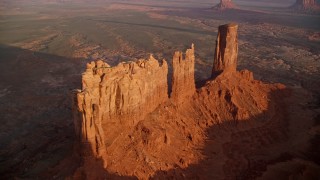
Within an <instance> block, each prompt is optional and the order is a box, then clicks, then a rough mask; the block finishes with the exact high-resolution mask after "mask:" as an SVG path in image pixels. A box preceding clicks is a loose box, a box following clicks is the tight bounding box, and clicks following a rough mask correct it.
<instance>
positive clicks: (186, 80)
mask: <svg viewBox="0 0 320 180" xmlns="http://www.w3.org/2000/svg"><path fill="white" fill-rule="evenodd" d="M194 62H195V57H194V45H193V44H192V46H191V49H187V51H186V55H185V58H184V59H183V54H182V52H179V51H176V52H175V54H174V56H173V60H172V67H173V75H172V92H171V99H173V102H175V103H176V104H181V103H183V102H184V101H186V99H188V98H189V97H191V96H192V95H193V94H194V92H195V91H196V86H195V81H194Z"/></svg>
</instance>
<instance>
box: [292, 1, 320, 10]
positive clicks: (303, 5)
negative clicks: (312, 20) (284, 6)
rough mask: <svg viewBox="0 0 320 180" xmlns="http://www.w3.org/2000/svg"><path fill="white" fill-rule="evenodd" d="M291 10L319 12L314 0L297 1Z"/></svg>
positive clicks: (319, 8)
mask: <svg viewBox="0 0 320 180" xmlns="http://www.w3.org/2000/svg"><path fill="white" fill-rule="evenodd" d="M292 8H293V9H295V10H298V11H306V12H308V11H314V10H320V7H319V5H318V4H317V2H316V0H297V1H296V3H295V4H294V5H293V6H292Z"/></svg>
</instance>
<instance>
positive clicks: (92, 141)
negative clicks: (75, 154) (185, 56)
mask: <svg viewBox="0 0 320 180" xmlns="http://www.w3.org/2000/svg"><path fill="white" fill-rule="evenodd" d="M167 74H168V66H167V63H166V61H163V64H162V66H160V65H159V63H158V61H157V60H155V59H154V58H153V57H152V56H150V59H149V60H139V61H137V62H129V63H121V64H119V65H118V66H116V67H110V66H109V65H108V64H106V63H104V62H102V61H97V62H91V63H88V64H87V69H86V72H85V73H83V75H82V90H81V91H80V90H79V91H78V92H77V93H76V97H75V98H74V107H75V109H74V123H75V128H76V132H77V135H78V136H79V139H80V141H81V144H82V145H83V146H84V147H83V150H82V152H83V153H84V154H85V155H87V154H88V152H92V153H93V156H95V157H96V158H102V159H105V158H103V157H102V156H103V155H105V149H106V147H105V141H106V138H105V131H108V130H109V129H108V128H107V127H102V124H104V125H110V124H112V125H117V124H121V125H123V126H133V125H135V124H136V123H137V122H138V121H139V120H141V119H143V118H144V117H145V115H147V114H148V113H150V112H152V111H154V109H155V108H156V107H157V106H158V105H159V104H161V103H162V102H165V101H166V100H167V99H168V90H167V89H168V87H167ZM109 131H110V130H109ZM106 134H108V133H106ZM107 138H108V137H107Z"/></svg>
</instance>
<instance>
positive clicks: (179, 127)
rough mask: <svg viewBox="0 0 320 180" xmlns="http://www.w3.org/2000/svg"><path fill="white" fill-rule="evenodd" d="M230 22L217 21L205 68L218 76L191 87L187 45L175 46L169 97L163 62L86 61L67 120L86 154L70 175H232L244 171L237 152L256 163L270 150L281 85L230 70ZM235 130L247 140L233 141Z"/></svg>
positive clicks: (233, 43) (233, 57)
mask: <svg viewBox="0 0 320 180" xmlns="http://www.w3.org/2000/svg"><path fill="white" fill-rule="evenodd" d="M237 28H238V26H237V25H236V24H226V25H223V26H220V27H219V33H218V37H217V45H216V52H215V61H214V65H213V69H212V74H213V75H214V76H216V75H217V74H219V75H217V76H216V77H215V78H214V79H212V80H209V81H208V82H206V84H205V85H204V86H203V87H201V88H199V89H198V90H196V88H195V80H194V63H195V56H194V46H193V45H192V47H191V49H188V50H187V51H186V53H185V55H184V54H183V53H182V52H175V54H174V57H173V61H172V67H173V73H172V92H171V94H170V99H168V85H167V84H168V82H167V74H168V66H167V64H166V61H163V63H162V65H159V63H158V61H157V60H155V59H154V58H153V57H152V56H151V57H150V58H149V60H139V61H137V62H129V63H121V64H119V65H118V66H116V67H110V66H108V64H106V63H104V62H102V61H97V62H92V63H89V64H88V66H87V70H86V72H85V73H84V74H83V77H82V81H83V82H82V86H83V88H82V90H78V91H77V92H76V94H75V97H74V107H75V111H74V116H75V118H74V121H75V126H76V131H77V135H78V137H79V139H80V142H81V143H80V144H81V145H82V146H81V147H80V148H81V149H80V151H81V152H82V153H83V154H85V155H87V154H88V153H90V152H92V153H93V157H92V155H91V154H89V155H88V156H85V157H82V158H83V161H84V163H83V165H82V166H81V167H80V168H79V169H78V170H77V172H76V173H75V177H74V179H81V178H83V176H84V177H85V178H87V179H117V178H118V177H117V176H119V178H130V177H133V178H138V179H168V178H174V179H221V177H230V178H229V179H234V178H235V177H242V176H241V175H242V174H243V172H245V170H246V168H247V164H246V163H247V162H248V161H247V159H246V158H245V157H248V156H249V155H252V154H253V155H254V156H255V157H257V162H259V160H261V158H260V157H261V156H259V154H261V147H262V146H263V148H265V147H266V148H269V149H272V146H269V145H268V142H269V141H270V144H272V143H273V142H279V141H280V140H277V138H278V139H281V138H285V135H284V134H283V133H281V132H282V131H283V130H284V129H285V127H286V121H285V120H284V118H283V117H285V109H284V105H283V104H280V105H278V102H280V103H281V98H279V97H283V96H284V95H285V94H286V92H285V91H284V90H285V86H283V85H281V84H265V83H262V82H261V81H257V80H254V78H253V74H252V72H250V71H247V70H242V71H240V72H238V71H236V68H237V55H238V43H237ZM275 99H276V100H278V101H277V103H271V102H273V101H274V100H275ZM229 125H235V126H229ZM229 128H231V130H230V129H229ZM278 129H281V132H280V133H279V132H278V131H277V130H278ZM247 132H248V133H247ZM243 133H245V134H247V135H248V138H247V136H246V138H247V139H246V138H243V139H245V140H246V141H238V140H237V138H238V137H243V135H242V134H243ZM261 133H263V134H262V135H261ZM267 134H274V136H270V137H272V138H264V136H265V135H267ZM268 137H269V136H268ZM279 137H280V138H279ZM233 139H236V141H234V140H233ZM251 139H252V141H251ZM265 142H267V143H265ZM238 143H244V145H242V144H241V145H239V144H238ZM205 144H207V145H208V146H205ZM252 146H253V147H255V148H256V149H255V148H252ZM241 147H245V148H241ZM269 149H267V151H268V152H269ZM203 150H204V151H203ZM206 152H210V154H206ZM237 152H241V154H238V153H237ZM211 154H212V155H211ZM242 154H244V155H245V156H244V155H242ZM90 155H91V156H90ZM207 156H209V158H206V157H207ZM234 157H237V158H234ZM259 158H260V159H259ZM99 159H100V160H103V163H104V164H103V167H101V163H100V161H99ZM106 162H107V163H106ZM217 162H218V163H217ZM254 162H256V161H254ZM106 164H107V165H106ZM229 167H231V168H229ZM113 175H115V176H113ZM233 177H234V178H233ZM227 179H228V178H227Z"/></svg>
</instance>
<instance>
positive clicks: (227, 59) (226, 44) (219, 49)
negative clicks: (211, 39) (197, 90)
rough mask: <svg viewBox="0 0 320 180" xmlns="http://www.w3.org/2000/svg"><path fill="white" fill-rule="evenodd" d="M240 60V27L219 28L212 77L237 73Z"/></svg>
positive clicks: (225, 26) (223, 26)
mask: <svg viewBox="0 0 320 180" xmlns="http://www.w3.org/2000/svg"><path fill="white" fill-rule="evenodd" d="M237 58H238V25H236V24H225V25H222V26H219V31H218V36H217V41H216V49H215V55H214V62H213V69H212V77H215V76H217V75H219V74H220V73H221V72H223V71H232V72H235V71H236V69H237Z"/></svg>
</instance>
